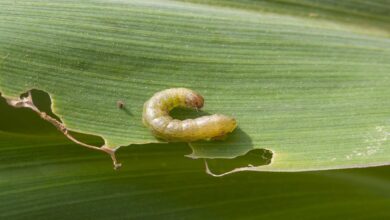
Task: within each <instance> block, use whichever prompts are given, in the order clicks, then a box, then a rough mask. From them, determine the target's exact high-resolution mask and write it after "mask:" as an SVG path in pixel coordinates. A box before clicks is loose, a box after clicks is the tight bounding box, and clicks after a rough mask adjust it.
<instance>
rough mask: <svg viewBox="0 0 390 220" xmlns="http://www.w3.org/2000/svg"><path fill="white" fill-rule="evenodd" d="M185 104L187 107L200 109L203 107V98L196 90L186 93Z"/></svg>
mask: <svg viewBox="0 0 390 220" xmlns="http://www.w3.org/2000/svg"><path fill="white" fill-rule="evenodd" d="M185 100H186V106H187V107H189V108H195V109H200V108H202V107H203V104H204V99H203V97H202V96H201V95H199V94H198V93H196V92H190V93H188V94H186V99H185Z"/></svg>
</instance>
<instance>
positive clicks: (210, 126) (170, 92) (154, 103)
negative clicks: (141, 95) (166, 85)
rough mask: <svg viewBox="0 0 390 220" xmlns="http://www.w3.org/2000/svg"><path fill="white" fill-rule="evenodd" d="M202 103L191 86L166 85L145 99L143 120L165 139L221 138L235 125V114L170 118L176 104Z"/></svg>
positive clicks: (178, 105) (201, 98)
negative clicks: (181, 118) (166, 87)
mask: <svg viewBox="0 0 390 220" xmlns="http://www.w3.org/2000/svg"><path fill="white" fill-rule="evenodd" d="M203 104H204V99H203V97H202V96H201V95H199V94H198V93H196V92H194V91H192V90H190V89H186V88H172V89H166V90H163V91H160V92H157V93H156V94H154V95H153V96H152V97H151V98H150V99H149V100H148V101H146V102H145V104H144V109H143V115H142V121H143V123H144V125H145V126H146V127H148V128H149V129H150V130H151V131H152V133H153V134H154V135H155V136H156V137H158V138H161V139H164V140H166V141H183V142H192V141H197V140H211V139H220V138H222V137H225V136H226V134H227V133H230V132H232V131H233V130H234V129H235V128H236V127H237V122H236V120H235V119H234V118H232V117H229V116H226V115H221V114H214V115H209V116H202V117H198V118H195V119H186V120H178V119H173V118H172V117H171V116H170V115H169V112H170V111H171V110H172V109H173V108H176V107H184V108H192V109H200V108H202V107H203Z"/></svg>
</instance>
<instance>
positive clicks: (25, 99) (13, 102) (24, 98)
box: [4, 90, 121, 170]
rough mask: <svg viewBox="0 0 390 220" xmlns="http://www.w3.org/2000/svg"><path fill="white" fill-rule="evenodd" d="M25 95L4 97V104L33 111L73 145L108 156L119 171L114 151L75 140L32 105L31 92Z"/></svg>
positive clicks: (60, 124) (57, 122) (54, 120)
mask: <svg viewBox="0 0 390 220" xmlns="http://www.w3.org/2000/svg"><path fill="white" fill-rule="evenodd" d="M25 94H26V95H21V96H20V97H19V98H18V99H10V98H6V97H4V98H5V100H6V102H7V103H8V104H9V105H10V106H12V107H15V108H29V109H31V110H33V111H34V112H36V113H37V114H38V115H39V116H40V117H41V118H42V119H43V120H45V121H47V122H49V123H51V124H52V125H54V126H55V127H56V128H57V129H58V130H59V131H60V132H61V133H62V134H64V135H65V137H67V138H68V139H69V140H71V141H73V142H74V143H76V144H78V145H81V146H83V147H86V148H89V149H93V150H97V151H102V152H105V153H107V154H109V155H110V157H111V159H112V162H113V165H114V169H115V170H117V169H119V168H120V167H121V163H119V162H118V160H117V159H116V155H115V150H113V149H111V148H108V147H106V146H105V145H103V146H100V147H98V146H94V145H91V144H87V143H84V142H82V141H80V140H78V139H76V138H75V137H74V136H73V135H72V134H70V133H69V130H68V129H67V128H66V126H65V125H64V124H63V123H62V122H60V121H59V120H57V119H55V118H54V117H52V116H50V115H49V114H47V113H46V112H43V111H41V110H39V109H38V107H37V106H36V105H35V104H34V101H33V98H32V94H31V90H30V91H28V92H27V93H25ZM49 96H50V95H49Z"/></svg>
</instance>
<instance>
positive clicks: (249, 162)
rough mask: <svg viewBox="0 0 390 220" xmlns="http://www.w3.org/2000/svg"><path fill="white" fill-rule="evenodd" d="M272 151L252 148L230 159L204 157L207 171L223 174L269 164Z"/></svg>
mask: <svg viewBox="0 0 390 220" xmlns="http://www.w3.org/2000/svg"><path fill="white" fill-rule="evenodd" d="M272 157H273V153H272V151H270V150H267V149H253V150H250V151H248V152H247V153H246V154H244V155H242V156H238V157H236V158H231V159H219V158H218V159H205V161H206V165H207V168H208V171H209V172H210V173H211V174H215V175H224V174H227V173H229V172H231V171H233V170H235V169H241V168H249V169H250V168H252V167H258V166H264V165H269V164H270V163H271V161H272Z"/></svg>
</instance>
